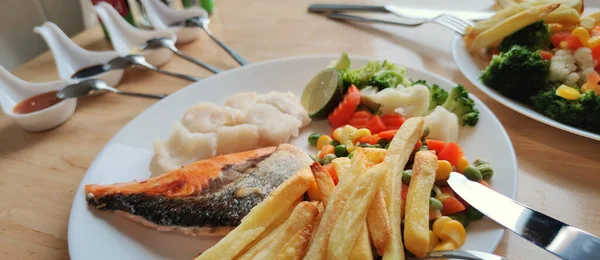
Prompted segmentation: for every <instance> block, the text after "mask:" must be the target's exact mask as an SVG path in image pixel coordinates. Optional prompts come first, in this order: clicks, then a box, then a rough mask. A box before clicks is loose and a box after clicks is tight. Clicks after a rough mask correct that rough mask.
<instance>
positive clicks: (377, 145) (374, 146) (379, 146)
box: [373, 144, 383, 148]
mask: <svg viewBox="0 0 600 260" xmlns="http://www.w3.org/2000/svg"><path fill="white" fill-rule="evenodd" d="M373 148H383V146H381V145H380V144H375V145H373Z"/></svg>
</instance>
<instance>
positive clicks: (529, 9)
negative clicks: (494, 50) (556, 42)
mask: <svg viewBox="0 0 600 260" xmlns="http://www.w3.org/2000/svg"><path fill="white" fill-rule="evenodd" d="M496 5H497V6H498V7H499V8H500V10H499V11H498V12H497V13H496V14H495V15H494V16H492V17H491V18H490V19H488V20H485V21H481V22H478V23H476V24H475V25H474V26H472V27H469V28H467V32H466V34H465V37H464V41H465V45H466V46H467V48H468V49H469V50H472V51H474V50H480V49H482V48H485V47H489V46H492V45H494V44H497V43H499V42H500V41H501V40H502V39H504V37H506V36H509V35H511V34H513V33H514V32H516V31H518V30H520V29H522V28H523V27H525V26H527V25H530V24H532V23H534V22H537V21H539V20H544V22H545V23H546V24H548V26H549V27H550V29H551V30H552V31H553V32H557V31H569V32H570V31H572V30H573V29H575V28H576V27H578V26H583V27H585V28H588V29H591V28H592V27H594V26H596V25H598V23H600V12H598V13H593V14H590V15H588V16H585V17H582V16H581V14H582V13H583V11H584V2H583V0H496Z"/></svg>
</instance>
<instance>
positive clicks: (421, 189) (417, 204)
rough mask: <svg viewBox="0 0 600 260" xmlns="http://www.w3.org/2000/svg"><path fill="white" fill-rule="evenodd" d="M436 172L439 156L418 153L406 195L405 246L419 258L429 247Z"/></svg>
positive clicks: (423, 152) (428, 152)
mask: <svg viewBox="0 0 600 260" xmlns="http://www.w3.org/2000/svg"><path fill="white" fill-rule="evenodd" d="M436 171H437V156H435V154H434V153H433V152H432V151H420V152H417V154H416V155H415V162H414V166H413V174H412V177H411V179H410V186H408V193H407V194H406V215H405V216H404V245H405V246H406V249H408V251H410V252H412V253H413V254H415V255H416V256H418V257H425V254H427V249H428V247H429V196H430V194H431V188H432V187H433V183H434V182H435V173H436Z"/></svg>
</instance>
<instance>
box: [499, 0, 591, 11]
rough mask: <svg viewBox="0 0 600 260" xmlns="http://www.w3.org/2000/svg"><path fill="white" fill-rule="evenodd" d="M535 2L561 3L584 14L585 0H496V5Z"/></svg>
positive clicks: (502, 6)
mask: <svg viewBox="0 0 600 260" xmlns="http://www.w3.org/2000/svg"><path fill="white" fill-rule="evenodd" d="M523 3H526V4H535V3H560V4H561V5H564V6H565V7H569V8H572V9H574V10H575V11H577V12H578V13H579V14H582V13H583V11H584V2H583V0H549V1H547V0H544V1H539V0H538V1H535V0H534V1H531V0H530V1H525V0H496V5H497V6H498V7H499V8H500V9H505V8H509V7H512V6H515V5H519V4H523Z"/></svg>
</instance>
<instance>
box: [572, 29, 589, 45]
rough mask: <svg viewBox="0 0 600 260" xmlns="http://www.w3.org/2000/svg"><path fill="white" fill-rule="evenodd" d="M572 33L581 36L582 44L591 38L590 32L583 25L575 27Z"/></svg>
mask: <svg viewBox="0 0 600 260" xmlns="http://www.w3.org/2000/svg"><path fill="white" fill-rule="evenodd" d="M571 35H574V36H576V37H577V38H579V41H580V42H581V44H586V43H587V41H588V40H589V39H590V33H589V32H588V31H587V30H586V29H585V28H583V27H577V28H575V30H573V31H572V32H571Z"/></svg>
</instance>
